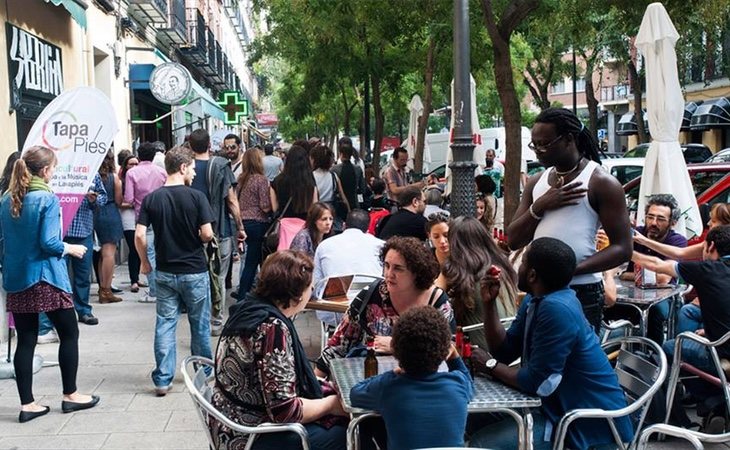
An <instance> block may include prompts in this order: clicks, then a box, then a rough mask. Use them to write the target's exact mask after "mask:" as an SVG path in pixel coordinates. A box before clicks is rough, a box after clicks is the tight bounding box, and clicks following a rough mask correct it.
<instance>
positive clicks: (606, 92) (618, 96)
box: [601, 84, 631, 102]
mask: <svg viewBox="0 0 730 450" xmlns="http://www.w3.org/2000/svg"><path fill="white" fill-rule="evenodd" d="M630 95H631V87H630V86H629V85H628V84H617V85H615V86H604V87H602V88H601V101H602V102H613V101H620V100H626V99H627V98H629V96H630Z"/></svg>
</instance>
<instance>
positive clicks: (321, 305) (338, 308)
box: [307, 297, 350, 314]
mask: <svg viewBox="0 0 730 450" xmlns="http://www.w3.org/2000/svg"><path fill="white" fill-rule="evenodd" d="M349 307H350V299H348V298H347V297H343V298H342V299H334V300H322V299H318V298H312V299H310V300H309V301H308V302H307V309H311V310H314V311H327V312H333V313H340V314H344V313H346V312H347V308H349Z"/></svg>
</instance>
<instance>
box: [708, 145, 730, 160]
mask: <svg viewBox="0 0 730 450" xmlns="http://www.w3.org/2000/svg"><path fill="white" fill-rule="evenodd" d="M705 162H706V163H716V162H730V148H726V149H723V150H720V151H719V152H717V153H715V154H714V155H712V156H710V157H709V158H707V161H705Z"/></svg>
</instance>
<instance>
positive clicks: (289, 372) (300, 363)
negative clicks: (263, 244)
mask: <svg viewBox="0 0 730 450" xmlns="http://www.w3.org/2000/svg"><path fill="white" fill-rule="evenodd" d="M313 268H314V265H313V264H312V260H311V259H310V258H309V257H308V256H306V255H305V254H303V253H301V252H297V251H292V250H282V251H280V252H276V253H274V254H273V255H271V256H270V257H269V258H267V259H266V261H265V262H264V264H263V266H262V267H261V273H260V276H259V281H258V283H257V284H256V286H255V287H254V289H253V291H251V292H249V293H248V295H247V296H246V299H245V301H243V302H239V303H237V304H236V305H234V306H233V307H232V308H231V316H230V317H229V318H228V321H227V322H226V325H225V327H224V328H223V332H222V335H221V338H220V341H219V342H218V348H217V349H216V356H215V366H216V370H215V387H214V390H213V397H212V400H211V403H213V405H214V406H215V407H216V409H218V410H219V411H221V412H222V413H223V414H225V415H226V416H227V417H229V418H231V420H233V421H234V422H236V423H239V424H241V425H247V426H251V427H254V426H257V425H259V424H261V423H264V422H271V423H292V422H298V423H302V424H304V427H305V428H306V429H307V433H308V435H309V445H310V448H312V449H319V450H334V449H341V448H344V447H345V427H344V426H343V425H342V424H341V423H342V422H341V421H338V420H337V418H336V417H335V416H345V415H346V414H345V412H344V411H343V410H342V405H341V403H340V399H339V397H338V396H337V395H329V396H326V394H327V393H331V394H334V392H333V390H331V389H330V390H329V392H327V391H324V392H323V387H322V386H321V385H320V383H319V381H318V380H317V378H316V377H315V376H314V372H313V371H312V367H311V365H310V364H309V361H308V360H307V355H306V353H305V351H304V346H303V345H302V342H301V341H300V340H299V336H298V334H297V330H296V328H295V327H294V323H293V321H292V320H293V317H294V316H295V315H296V314H298V313H300V312H301V311H302V310H303V309H304V308H305V306H307V302H308V301H309V298H310V297H311V295H312V289H313V287H312V270H313ZM338 423H339V424H338ZM210 431H211V436H212V438H213V440H214V442H215V443H216V445H215V448H217V449H224V450H239V449H240V450H243V449H244V448H247V447H246V444H247V443H248V440H249V438H250V436H249V435H242V434H239V433H235V432H233V431H232V430H231V429H229V428H228V427H226V426H225V425H223V424H221V423H220V422H217V421H215V420H212V421H211V423H210ZM300 446H301V444H300V441H299V439H298V437H297V436H296V435H294V434H292V433H285V434H282V433H276V434H263V435H259V437H258V438H257V439H256V442H254V444H253V447H252V448H253V449H255V450H263V449H284V448H286V449H289V448H300Z"/></svg>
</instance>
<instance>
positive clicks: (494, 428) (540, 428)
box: [469, 412, 616, 450]
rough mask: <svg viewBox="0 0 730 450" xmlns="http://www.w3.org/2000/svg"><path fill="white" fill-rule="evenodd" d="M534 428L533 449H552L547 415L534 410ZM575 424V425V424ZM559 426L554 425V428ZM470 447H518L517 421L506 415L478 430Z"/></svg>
mask: <svg viewBox="0 0 730 450" xmlns="http://www.w3.org/2000/svg"><path fill="white" fill-rule="evenodd" d="M532 419H533V429H532V436H533V439H532V442H533V445H532V448H533V450H551V449H552V442H550V441H546V440H545V439H544V436H545V423H546V420H545V416H543V415H542V414H541V413H540V412H534V413H533V414H532ZM573 426H575V425H573ZM555 428H557V426H555V427H553V430H554V429H555ZM469 447H482V448H490V449H494V450H506V449H510V450H511V449H515V450H516V449H517V422H515V421H514V420H513V419H512V418H511V417H506V418H505V419H504V420H501V421H499V422H496V423H493V424H491V425H487V426H486V427H484V428H482V429H481V430H479V431H477V432H476V433H474V434H473V435H472V436H471V440H470V441H469ZM615 448H616V443H615V442H611V443H606V444H601V445H594V446H593V447H591V449H595V450H603V449H605V450H608V449H615Z"/></svg>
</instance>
